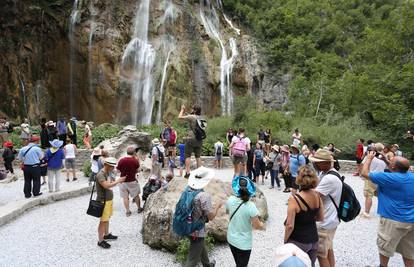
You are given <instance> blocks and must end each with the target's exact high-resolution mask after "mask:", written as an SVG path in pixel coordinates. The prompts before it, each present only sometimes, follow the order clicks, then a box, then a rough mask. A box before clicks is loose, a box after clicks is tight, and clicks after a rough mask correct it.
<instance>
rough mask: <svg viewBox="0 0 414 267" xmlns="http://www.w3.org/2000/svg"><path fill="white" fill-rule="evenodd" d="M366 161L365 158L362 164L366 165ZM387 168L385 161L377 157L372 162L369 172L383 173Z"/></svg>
mask: <svg viewBox="0 0 414 267" xmlns="http://www.w3.org/2000/svg"><path fill="white" fill-rule="evenodd" d="M365 161H367V157H365V158H364V160H363V161H362V164H365ZM385 168H387V164H385V162H384V161H383V160H380V159H379V158H377V157H375V158H373V159H372V161H371V166H370V167H369V172H383V171H384V170H385Z"/></svg>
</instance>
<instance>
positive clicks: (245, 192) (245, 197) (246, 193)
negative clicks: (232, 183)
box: [239, 187, 250, 202]
mask: <svg viewBox="0 0 414 267" xmlns="http://www.w3.org/2000/svg"><path fill="white" fill-rule="evenodd" d="M239 194H240V198H241V199H242V200H243V202H247V201H249V198H250V197H249V191H248V190H247V188H246V187H241V188H240V189H239Z"/></svg>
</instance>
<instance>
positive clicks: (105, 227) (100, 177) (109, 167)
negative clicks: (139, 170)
mask: <svg viewBox="0 0 414 267" xmlns="http://www.w3.org/2000/svg"><path fill="white" fill-rule="evenodd" d="M115 166H116V159H115V158H111V157H108V158H106V159H105V163H104V167H103V168H102V170H101V171H100V172H99V173H98V174H97V175H96V181H97V183H96V193H97V197H96V201H100V202H102V203H105V207H104V210H103V213H102V216H101V219H100V222H99V226H98V246H100V247H102V248H105V249H108V248H110V247H111V245H110V244H109V243H108V242H106V240H116V239H118V237H117V236H115V235H113V234H112V233H110V232H109V219H110V218H111V216H112V209H113V204H112V199H113V197H114V193H113V192H112V187H114V186H116V185H117V184H120V183H123V182H124V181H125V177H120V178H118V179H116V180H115V181H112V179H111V173H112V172H113V170H114V168H115Z"/></svg>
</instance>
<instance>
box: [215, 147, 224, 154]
mask: <svg viewBox="0 0 414 267" xmlns="http://www.w3.org/2000/svg"><path fill="white" fill-rule="evenodd" d="M216 154H217V155H221V154H223V147H222V146H217V152H216Z"/></svg>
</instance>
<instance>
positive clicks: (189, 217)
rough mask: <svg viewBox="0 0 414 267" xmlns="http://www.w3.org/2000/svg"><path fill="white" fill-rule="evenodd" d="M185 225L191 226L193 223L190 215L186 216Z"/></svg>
mask: <svg viewBox="0 0 414 267" xmlns="http://www.w3.org/2000/svg"><path fill="white" fill-rule="evenodd" d="M187 223H188V224H192V223H193V217H192V216H191V214H190V215H188V217H187Z"/></svg>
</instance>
